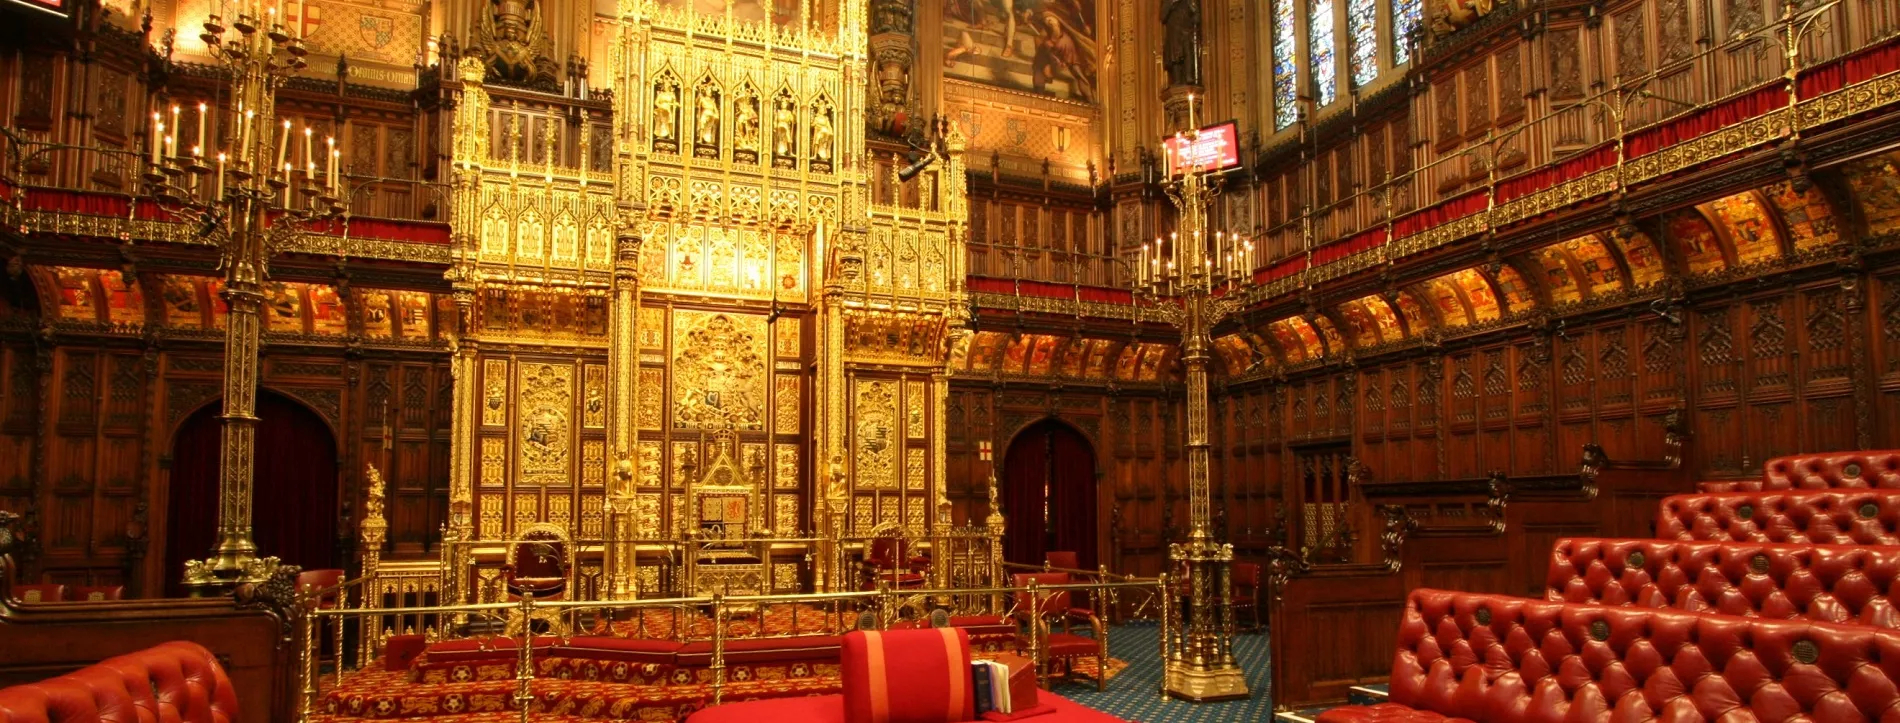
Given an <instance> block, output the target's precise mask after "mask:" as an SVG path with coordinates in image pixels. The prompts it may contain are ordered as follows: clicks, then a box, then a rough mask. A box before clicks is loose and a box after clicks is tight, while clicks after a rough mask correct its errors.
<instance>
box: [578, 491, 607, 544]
mask: <svg viewBox="0 0 1900 723" xmlns="http://www.w3.org/2000/svg"><path fill="white" fill-rule="evenodd" d="M603 504H604V500H603V499H602V498H601V496H600V495H596V494H585V495H581V537H587V538H593V539H599V538H600V537H601V531H602V527H601V525H602V523H603V521H604V520H605V519H606V515H605V513H604V512H603V510H602V506H603Z"/></svg>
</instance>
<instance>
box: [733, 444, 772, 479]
mask: <svg viewBox="0 0 1900 723" xmlns="http://www.w3.org/2000/svg"><path fill="white" fill-rule="evenodd" d="M739 471H740V472H741V473H742V474H744V475H745V478H746V479H748V480H753V482H754V484H755V485H760V484H764V483H765V472H766V469H765V444H764V443H761V442H747V443H745V444H742V445H739Z"/></svg>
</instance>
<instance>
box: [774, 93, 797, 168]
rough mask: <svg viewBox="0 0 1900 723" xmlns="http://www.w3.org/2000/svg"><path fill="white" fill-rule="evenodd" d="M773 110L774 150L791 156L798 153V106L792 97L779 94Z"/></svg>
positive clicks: (781, 154)
mask: <svg viewBox="0 0 1900 723" xmlns="http://www.w3.org/2000/svg"><path fill="white" fill-rule="evenodd" d="M772 105H773V106H774V108H773V111H772V152H773V153H774V154H776V155H780V156H786V157H791V156H794V155H797V153H798V107H797V106H795V105H793V104H792V99H791V98H789V97H786V96H779V98H778V100H776V101H774V102H773V104H772Z"/></svg>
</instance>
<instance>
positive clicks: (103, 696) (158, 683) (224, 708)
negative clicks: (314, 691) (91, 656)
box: [0, 641, 238, 723]
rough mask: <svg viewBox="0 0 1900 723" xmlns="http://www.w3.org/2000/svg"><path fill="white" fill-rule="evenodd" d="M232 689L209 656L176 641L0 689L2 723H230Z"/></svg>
mask: <svg viewBox="0 0 1900 723" xmlns="http://www.w3.org/2000/svg"><path fill="white" fill-rule="evenodd" d="M237 718H238V704H237V692H236V689H234V688H232V687H231V679H230V678H229V677H226V676H225V673H224V667H223V666H221V665H219V664H218V661H217V659H216V658H215V657H213V656H212V655H211V652H210V651H208V650H205V649H204V648H203V647H202V646H200V645H198V644H196V643H188V642H182V641H174V642H170V643H165V644H163V645H158V646H155V647H151V648H147V649H145V650H141V651H138V652H136V653H130V654H127V655H121V656H118V657H116V658H107V659H105V660H102V661H100V662H98V663H96V664H94V665H90V666H87V667H85V668H82V669H80V670H78V671H75V672H73V673H70V674H67V675H62V676H60V677H57V678H52V679H49V680H43V681H40V682H38V683H28V684H26V685H20V686H14V687H12V688H7V689H5V690H0V723H42V722H44V723H92V722H94V721H99V722H102V723H232V721H235V720H237Z"/></svg>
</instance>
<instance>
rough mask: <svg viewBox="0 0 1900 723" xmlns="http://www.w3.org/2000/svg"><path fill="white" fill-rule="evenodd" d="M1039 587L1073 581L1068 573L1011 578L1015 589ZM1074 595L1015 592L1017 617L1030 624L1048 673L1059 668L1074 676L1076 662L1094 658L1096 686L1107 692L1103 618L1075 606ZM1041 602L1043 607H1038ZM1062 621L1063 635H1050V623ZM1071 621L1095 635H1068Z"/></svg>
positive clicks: (1029, 574) (1105, 631)
mask: <svg viewBox="0 0 1900 723" xmlns="http://www.w3.org/2000/svg"><path fill="white" fill-rule="evenodd" d="M1032 581H1033V582H1035V583H1036V584H1037V585H1068V584H1071V583H1072V581H1071V580H1070V578H1069V573H1066V572H1037V573H1018V574H1016V575H1014V576H1013V577H1012V579H1011V584H1012V585H1013V586H1014V587H1027V586H1028V585H1029V583H1030V582H1032ZM1072 600H1073V594H1072V593H1071V592H1070V591H1068V590H1057V591H1052V592H1037V593H1035V594H1034V595H1033V596H1032V595H1031V594H1030V593H1028V592H1019V593H1016V606H1015V608H1016V616H1017V617H1018V618H1019V619H1021V620H1023V621H1025V622H1028V623H1030V626H1029V634H1030V635H1031V636H1033V637H1032V638H1031V644H1032V645H1033V646H1034V648H1035V650H1036V652H1037V656H1036V657H1037V661H1036V663H1037V664H1038V665H1041V666H1043V668H1044V670H1045V671H1046V670H1047V669H1048V668H1050V667H1054V666H1055V665H1060V667H1061V668H1062V672H1063V674H1064V675H1065V676H1069V677H1073V676H1074V675H1075V674H1076V672H1075V661H1077V660H1084V659H1089V658H1093V659H1094V660H1095V665H1096V668H1095V670H1096V673H1095V687H1096V689H1097V690H1107V689H1108V628H1107V627H1106V626H1104V625H1103V624H1102V619H1101V618H1099V617H1096V616H1095V612H1094V611H1092V610H1089V609H1088V608H1082V607H1076V606H1075V605H1073V604H1072ZM1038 601H1040V604H1038ZM1051 622H1060V623H1062V625H1063V632H1060V633H1056V632H1050V630H1049V623H1051ZM1071 622H1077V623H1083V624H1086V625H1088V626H1089V630H1090V631H1091V632H1093V633H1094V634H1095V636H1094V637H1087V636H1083V635H1077V634H1075V633H1071V632H1068V629H1069V628H1068V624H1069V623H1071Z"/></svg>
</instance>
